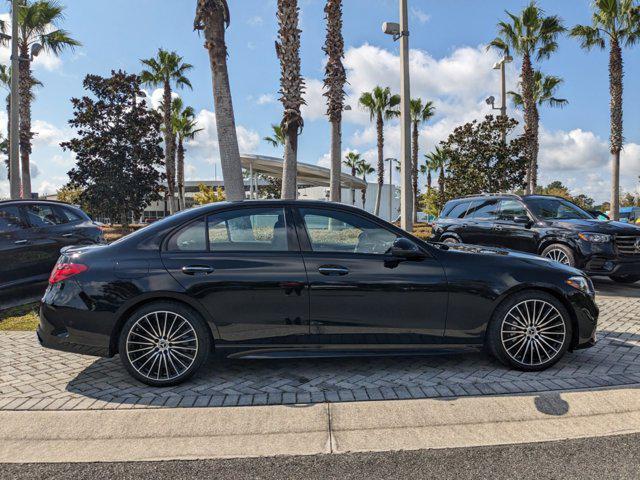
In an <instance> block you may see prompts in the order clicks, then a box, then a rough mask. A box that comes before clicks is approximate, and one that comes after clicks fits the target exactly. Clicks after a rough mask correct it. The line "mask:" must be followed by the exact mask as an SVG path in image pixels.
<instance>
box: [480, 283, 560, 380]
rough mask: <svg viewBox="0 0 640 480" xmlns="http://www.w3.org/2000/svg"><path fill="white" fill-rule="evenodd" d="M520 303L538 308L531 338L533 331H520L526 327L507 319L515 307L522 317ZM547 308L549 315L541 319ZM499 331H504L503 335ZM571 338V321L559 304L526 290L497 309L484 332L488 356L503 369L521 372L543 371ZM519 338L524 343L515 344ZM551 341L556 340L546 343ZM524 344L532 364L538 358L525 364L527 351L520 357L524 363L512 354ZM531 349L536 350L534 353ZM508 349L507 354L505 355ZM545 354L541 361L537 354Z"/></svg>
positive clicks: (556, 301)
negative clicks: (492, 357)
mask: <svg viewBox="0 0 640 480" xmlns="http://www.w3.org/2000/svg"><path fill="white" fill-rule="evenodd" d="M523 302H527V304H526V305H527V306H531V305H532V303H531V302H535V303H534V304H533V305H535V306H536V307H535V308H538V309H539V310H538V312H540V313H539V317H538V318H540V317H542V320H541V321H540V322H539V326H537V327H536V330H535V335H536V336H535V337H534V336H533V331H532V332H529V331H524V330H526V329H528V328H529V327H520V326H519V325H520V323H519V322H517V320H514V319H513V318H515V317H512V316H511V315H510V313H511V312H513V311H515V310H514V309H516V307H518V308H521V309H522V311H523V313H524V308H523V305H524V304H523ZM547 306H551V307H552V308H549V310H548V311H549V312H550V313H549V315H547V317H544V315H545V312H546V311H547V310H545V309H546V308H548V307H547ZM554 312H557V314H558V315H559V316H560V318H555V317H554V315H555V313H554ZM526 313H527V315H528V314H529V313H531V317H534V315H535V311H533V312H529V311H527V312H526ZM550 318H553V321H551V323H546V322H547V321H548V319H550ZM505 321H508V322H513V323H512V324H511V325H514V324H517V325H518V328H519V329H522V331H520V330H519V329H515V328H514V327H511V326H509V325H510V324H509V323H506V324H505ZM503 327H504V328H505V331H503ZM539 328H542V329H543V331H538V329H539ZM543 332H544V333H543ZM560 332H562V334H563V336H561V335H560ZM529 333H531V336H530V337H526V335H529ZM572 334H573V327H572V323H571V317H570V315H569V312H568V311H567V309H566V308H565V307H564V305H562V302H560V301H559V300H558V299H557V298H555V297H554V296H552V295H549V294H548V293H545V292H540V291H535V290H527V291H524V292H518V293H515V294H513V295H511V296H509V297H508V298H506V299H505V300H504V301H503V302H502V303H501V304H500V305H499V306H498V308H497V309H496V311H495V312H494V314H493V317H492V318H491V321H490V323H489V327H488V329H487V334H486V344H485V346H486V349H487V350H488V351H489V353H491V354H492V355H493V356H494V357H495V358H497V359H498V360H499V361H500V362H502V363H504V364H505V365H507V366H510V367H512V368H515V369H517V370H522V371H525V372H534V371H539V370H545V369H547V368H549V367H551V366H552V365H554V364H555V363H556V362H558V361H559V360H560V359H561V358H562V357H563V356H564V354H565V353H566V351H567V349H568V348H569V344H570V343H571V338H572ZM540 335H543V340H542V341H544V342H545V343H546V345H548V346H550V347H551V348H549V347H547V346H545V344H543V343H542V342H541V341H540V340H539V338H540ZM519 337H524V343H521V344H518V343H516V342H519V341H520V340H518V338H519ZM527 338H531V340H527ZM551 338H553V339H556V340H550V339H551ZM560 338H562V343H561V344H557V343H556V342H559V340H557V339H560ZM545 339H546V340H545ZM527 341H529V342H530V343H529V345H530V346H531V357H532V359H533V360H535V359H536V356H537V357H538V359H537V360H536V361H535V362H534V361H533V360H532V361H529V356H528V350H524V354H522V356H523V357H526V360H524V361H523V360H522V359H520V357H519V353H520V352H521V350H520V351H516V350H518V349H521V348H528V347H527ZM534 341H535V342H536V343H535V344H534V343H533V342H534ZM505 345H506V346H505ZM509 345H511V347H509ZM534 346H535V347H536V348H535V350H534ZM538 346H539V348H538ZM509 348H510V351H508V349H509ZM554 349H557V351H555V352H553V350H554ZM545 350H546V351H547V352H548V355H545V356H544V357H543V355H542V354H541V353H539V352H541V351H542V352H543V353H544V351H545Z"/></svg>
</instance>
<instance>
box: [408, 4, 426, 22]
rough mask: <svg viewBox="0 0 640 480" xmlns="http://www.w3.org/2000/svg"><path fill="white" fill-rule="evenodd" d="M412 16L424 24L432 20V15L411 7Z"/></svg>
mask: <svg viewBox="0 0 640 480" xmlns="http://www.w3.org/2000/svg"><path fill="white" fill-rule="evenodd" d="M411 15H413V16H414V17H415V18H416V19H417V20H418V21H419V22H420V23H422V24H425V23H427V22H428V21H429V20H430V19H431V15H429V14H428V13H425V12H424V11H422V10H420V9H419V8H417V7H411Z"/></svg>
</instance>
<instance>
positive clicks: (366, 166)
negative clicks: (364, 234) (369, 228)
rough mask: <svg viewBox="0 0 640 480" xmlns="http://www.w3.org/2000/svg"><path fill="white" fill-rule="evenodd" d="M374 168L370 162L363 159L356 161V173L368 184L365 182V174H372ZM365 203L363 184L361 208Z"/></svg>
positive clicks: (365, 192)
mask: <svg viewBox="0 0 640 480" xmlns="http://www.w3.org/2000/svg"><path fill="white" fill-rule="evenodd" d="M375 171H376V170H375V168H373V167H372V166H371V164H370V163H368V162H366V161H365V160H362V161H361V162H359V163H358V168H357V173H358V175H360V176H361V177H362V180H364V182H365V183H366V184H367V185H368V183H367V175H372V174H373V173H375ZM366 205H367V187H366V186H365V187H364V188H363V189H362V208H363V209H364V208H366Z"/></svg>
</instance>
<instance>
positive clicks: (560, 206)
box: [526, 198, 593, 220]
mask: <svg viewBox="0 0 640 480" xmlns="http://www.w3.org/2000/svg"><path fill="white" fill-rule="evenodd" d="M526 202H527V206H528V207H529V208H530V209H531V210H532V211H533V213H534V214H535V215H536V216H537V217H540V218H544V219H545V220H577V219H590V218H593V217H592V216H591V215H589V214H588V213H587V212H585V211H584V210H582V209H581V208H580V207H578V206H577V205H574V204H573V203H571V202H568V201H566V200H562V199H559V198H530V199H527V200H526Z"/></svg>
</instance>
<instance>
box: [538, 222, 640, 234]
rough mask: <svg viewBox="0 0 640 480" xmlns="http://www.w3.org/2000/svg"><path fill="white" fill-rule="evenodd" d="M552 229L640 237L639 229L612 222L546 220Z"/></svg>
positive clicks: (626, 224)
mask: <svg viewBox="0 0 640 480" xmlns="http://www.w3.org/2000/svg"><path fill="white" fill-rule="evenodd" d="M547 223H548V224H549V225H550V226H552V227H557V228H564V229H567V230H572V231H576V232H594V233H606V234H609V235H640V227H636V226H634V225H631V224H628V223H622V222H614V221H612V220H605V221H602V220H595V219H593V220H548V221H547Z"/></svg>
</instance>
